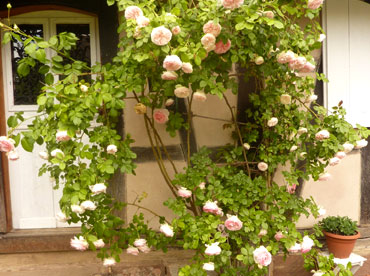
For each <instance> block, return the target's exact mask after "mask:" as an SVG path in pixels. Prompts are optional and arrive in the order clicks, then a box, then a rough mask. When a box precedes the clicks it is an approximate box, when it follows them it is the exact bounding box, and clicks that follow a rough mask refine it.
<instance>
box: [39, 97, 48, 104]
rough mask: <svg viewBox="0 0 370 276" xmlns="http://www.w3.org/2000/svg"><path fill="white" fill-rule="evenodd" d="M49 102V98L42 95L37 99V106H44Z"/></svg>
mask: <svg viewBox="0 0 370 276" xmlns="http://www.w3.org/2000/svg"><path fill="white" fill-rule="evenodd" d="M46 101H47V97H46V96H44V95H42V96H39V97H38V98H37V104H38V105H44V104H45V103H46Z"/></svg>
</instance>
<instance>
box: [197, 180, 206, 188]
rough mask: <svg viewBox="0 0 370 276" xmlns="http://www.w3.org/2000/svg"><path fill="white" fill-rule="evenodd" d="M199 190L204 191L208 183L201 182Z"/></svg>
mask: <svg viewBox="0 0 370 276" xmlns="http://www.w3.org/2000/svg"><path fill="white" fill-rule="evenodd" d="M198 187H199V189H201V190H204V189H205V188H206V183H205V182H201V183H200V184H199V185H198Z"/></svg>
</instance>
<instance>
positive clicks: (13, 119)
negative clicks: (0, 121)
mask: <svg viewBox="0 0 370 276" xmlns="http://www.w3.org/2000/svg"><path fill="white" fill-rule="evenodd" d="M7 124H8V127H11V128H13V127H16V126H17V125H18V120H17V117H15V116H10V117H9V118H8V121H7Z"/></svg>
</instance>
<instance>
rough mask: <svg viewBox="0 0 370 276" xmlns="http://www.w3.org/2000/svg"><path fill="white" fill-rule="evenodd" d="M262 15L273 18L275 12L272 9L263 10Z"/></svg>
mask: <svg viewBox="0 0 370 276" xmlns="http://www.w3.org/2000/svg"><path fill="white" fill-rule="evenodd" d="M263 15H264V16H266V17H268V18H270V19H273V18H274V17H275V14H274V12H273V11H265V12H263Z"/></svg>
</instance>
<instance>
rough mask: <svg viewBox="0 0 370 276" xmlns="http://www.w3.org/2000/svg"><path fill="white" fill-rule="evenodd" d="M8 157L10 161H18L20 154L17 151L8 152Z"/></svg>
mask: <svg viewBox="0 0 370 276" xmlns="http://www.w3.org/2000/svg"><path fill="white" fill-rule="evenodd" d="M7 155H8V159H9V160H10V161H17V160H18V159H19V154H18V152H17V151H15V150H12V151H10V152H8V153H7Z"/></svg>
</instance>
